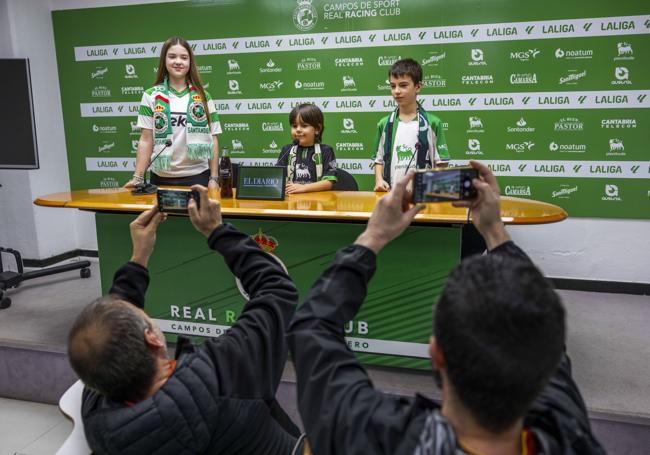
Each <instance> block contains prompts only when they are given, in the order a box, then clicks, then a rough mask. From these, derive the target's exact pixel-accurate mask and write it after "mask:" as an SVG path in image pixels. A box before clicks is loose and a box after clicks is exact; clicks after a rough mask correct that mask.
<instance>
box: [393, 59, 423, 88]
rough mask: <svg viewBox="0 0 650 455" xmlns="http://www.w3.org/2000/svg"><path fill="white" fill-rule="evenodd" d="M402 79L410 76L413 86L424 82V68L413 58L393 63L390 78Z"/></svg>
mask: <svg viewBox="0 0 650 455" xmlns="http://www.w3.org/2000/svg"><path fill="white" fill-rule="evenodd" d="M391 76H393V77H402V76H409V77H410V78H411V79H412V80H413V84H414V85H417V84H418V83H420V82H422V67H421V66H420V64H419V63H418V62H417V60H414V59H412V58H403V59H402V60H398V61H396V62H395V63H393V66H391V67H390V70H388V77H391Z"/></svg>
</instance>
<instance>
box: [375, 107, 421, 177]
mask: <svg viewBox="0 0 650 455" xmlns="http://www.w3.org/2000/svg"><path fill="white" fill-rule="evenodd" d="M398 123H399V107H396V108H395V110H394V111H393V112H392V113H391V114H390V117H389V118H388V121H387V122H386V125H385V126H384V180H385V181H386V182H388V183H389V184H390V183H391V182H390V162H391V160H392V158H393V143H394V142H395V134H396V132H397V125H398ZM429 128H430V125H429V120H428V119H427V111H425V110H424V108H423V107H422V106H421V105H420V104H418V144H419V146H418V147H417V150H416V153H417V155H416V157H415V167H416V168H417V169H424V168H425V167H427V162H426V160H427V152H428V151H429Z"/></svg>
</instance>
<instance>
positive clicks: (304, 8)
mask: <svg viewBox="0 0 650 455" xmlns="http://www.w3.org/2000/svg"><path fill="white" fill-rule="evenodd" d="M311 2H312V0H298V5H297V6H296V8H295V9H294V10H293V25H295V26H296V28H297V29H298V30H300V31H302V32H306V31H308V30H311V29H312V28H314V26H316V22H317V21H318V12H317V11H316V8H314V6H313V5H312V4H311Z"/></svg>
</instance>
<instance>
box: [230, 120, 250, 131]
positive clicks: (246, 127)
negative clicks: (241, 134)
mask: <svg viewBox="0 0 650 455" xmlns="http://www.w3.org/2000/svg"><path fill="white" fill-rule="evenodd" d="M250 129H251V126H250V124H249V123H248V122H224V123H223V130H224V131H250Z"/></svg>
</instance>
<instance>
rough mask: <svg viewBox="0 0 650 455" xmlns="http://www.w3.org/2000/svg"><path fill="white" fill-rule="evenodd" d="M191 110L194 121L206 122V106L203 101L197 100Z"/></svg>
mask: <svg viewBox="0 0 650 455" xmlns="http://www.w3.org/2000/svg"><path fill="white" fill-rule="evenodd" d="M189 112H190V117H192V120H193V121H194V123H201V122H205V119H206V117H205V108H204V107H203V103H201V102H196V101H195V102H194V103H192V105H191V106H190V109H189Z"/></svg>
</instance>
